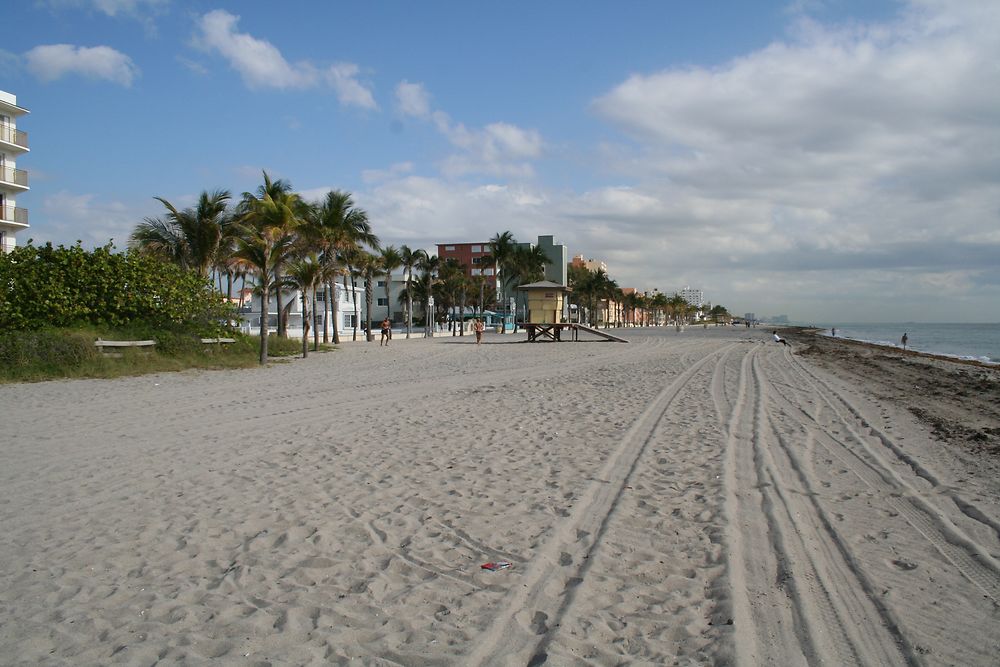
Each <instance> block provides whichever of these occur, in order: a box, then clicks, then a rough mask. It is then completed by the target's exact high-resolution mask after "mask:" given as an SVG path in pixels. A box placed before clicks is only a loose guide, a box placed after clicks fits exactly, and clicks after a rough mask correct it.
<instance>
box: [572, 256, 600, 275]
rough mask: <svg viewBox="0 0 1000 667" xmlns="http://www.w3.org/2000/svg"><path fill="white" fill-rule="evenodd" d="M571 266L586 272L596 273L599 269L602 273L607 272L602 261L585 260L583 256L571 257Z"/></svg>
mask: <svg viewBox="0 0 1000 667" xmlns="http://www.w3.org/2000/svg"><path fill="white" fill-rule="evenodd" d="M572 264H573V266H575V267H576V268H578V269H587V270H588V271H597V270H598V269H600V270H601V271H603V272H604V273H607V272H608V265H607V264H605V263H604V261H602V260H599V259H585V258H584V256H583V255H573V261H572Z"/></svg>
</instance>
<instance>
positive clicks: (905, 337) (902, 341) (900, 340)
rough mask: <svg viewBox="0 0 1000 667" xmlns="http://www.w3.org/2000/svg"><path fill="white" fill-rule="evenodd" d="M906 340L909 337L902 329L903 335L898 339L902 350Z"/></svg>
mask: <svg viewBox="0 0 1000 667" xmlns="http://www.w3.org/2000/svg"><path fill="white" fill-rule="evenodd" d="M908 340H910V338H909V336H907V335H906V332H905V331H904V332H903V337H902V338H900V339H899V342H900V343H902V344H903V349H904V350H905V349H906V341H908Z"/></svg>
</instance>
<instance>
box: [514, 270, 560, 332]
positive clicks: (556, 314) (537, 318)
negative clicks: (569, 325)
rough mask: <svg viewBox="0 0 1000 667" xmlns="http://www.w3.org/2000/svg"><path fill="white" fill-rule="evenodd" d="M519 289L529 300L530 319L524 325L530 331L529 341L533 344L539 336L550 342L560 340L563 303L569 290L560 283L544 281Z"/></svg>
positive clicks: (521, 286)
mask: <svg viewBox="0 0 1000 667" xmlns="http://www.w3.org/2000/svg"><path fill="white" fill-rule="evenodd" d="M517 289H518V290H520V291H522V292H524V293H525V295H526V296H527V299H528V317H527V321H526V322H525V323H524V328H525V329H526V330H527V331H528V340H529V341H532V342H533V341H535V340H537V339H538V337H539V336H542V337H544V338H548V339H550V340H559V339H560V330H561V329H562V313H563V301H564V299H565V295H566V292H568V291H569V288H568V287H566V286H565V285H560V284H559V283H554V282H551V281H548V280H542V281H540V282H537V283H529V284H527V285H519V286H518V288H517Z"/></svg>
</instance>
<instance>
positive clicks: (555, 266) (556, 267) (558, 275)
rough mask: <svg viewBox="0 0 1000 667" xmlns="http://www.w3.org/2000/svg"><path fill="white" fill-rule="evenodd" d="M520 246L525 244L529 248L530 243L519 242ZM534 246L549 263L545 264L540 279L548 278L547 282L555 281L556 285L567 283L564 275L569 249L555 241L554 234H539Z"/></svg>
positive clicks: (566, 277)
mask: <svg viewBox="0 0 1000 667" xmlns="http://www.w3.org/2000/svg"><path fill="white" fill-rule="evenodd" d="M518 245H520V246H525V247H527V248H531V247H532V244H530V243H519V244H518ZM535 247H538V248H541V249H542V252H543V253H545V256H546V257H548V259H549V263H548V264H546V265H545V273H544V276H543V277H542V280H548V281H549V282H553V283H556V284H557V285H567V284H569V278H568V276H567V275H566V273H567V272H566V258H567V256H568V254H569V251H568V250H567V249H566V246H564V245H563V244H561V243H556V242H555V237H554V236H551V235H549V236H539V237H538V243H536V244H535Z"/></svg>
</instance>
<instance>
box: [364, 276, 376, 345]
mask: <svg viewBox="0 0 1000 667" xmlns="http://www.w3.org/2000/svg"><path fill="white" fill-rule="evenodd" d="M365 340H366V341H368V342H369V343H370V342H372V341H373V340H375V336H373V335H372V279H371V277H370V276H365Z"/></svg>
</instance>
